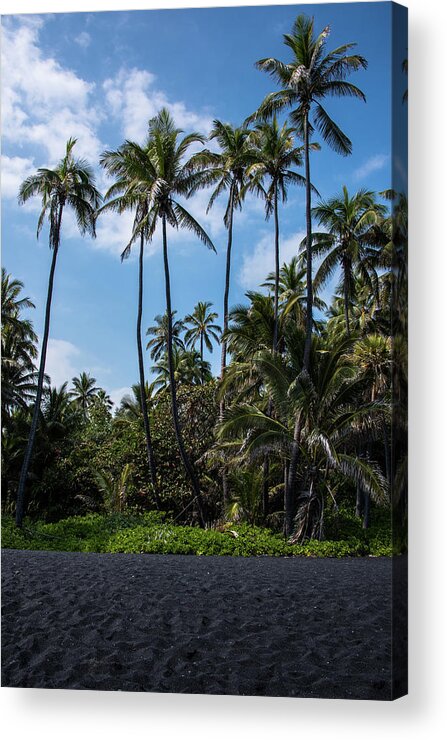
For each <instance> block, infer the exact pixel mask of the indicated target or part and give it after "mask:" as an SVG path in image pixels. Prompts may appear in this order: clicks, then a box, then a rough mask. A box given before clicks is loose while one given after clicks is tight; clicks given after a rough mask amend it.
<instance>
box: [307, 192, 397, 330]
mask: <svg viewBox="0 0 447 740" xmlns="http://www.w3.org/2000/svg"><path fill="white" fill-rule="evenodd" d="M386 210H387V209H386V207H385V206H384V205H381V204H379V203H376V200H375V196H374V193H372V192H371V191H369V190H359V191H358V192H357V193H355V194H354V195H353V196H350V195H349V193H348V189H347V188H346V186H345V185H344V186H343V191H342V193H341V195H337V196H335V197H334V198H330V199H329V200H327V201H320V203H318V205H317V206H316V207H315V208H313V209H312V214H313V216H314V217H315V218H316V219H317V221H318V222H319V223H320V224H321V225H322V226H323V227H326V228H327V230H328V231H327V233H318V234H314V237H313V244H312V254H313V255H314V256H324V259H323V261H322V263H321V264H320V266H319V268H318V270H317V274H316V275H315V279H314V290H315V292H317V291H318V290H319V289H320V288H321V287H323V286H324V285H325V284H326V282H327V281H328V280H329V278H330V277H331V275H332V274H333V273H334V271H335V269H336V268H337V267H339V268H340V269H341V274H342V285H343V301H344V313H345V322H346V333H347V335H348V337H349V336H350V333H351V332H350V322H349V312H350V304H351V302H352V299H353V297H354V290H355V277H356V274H358V275H360V277H361V278H362V279H363V281H364V282H365V283H366V284H367V285H368V286H369V288H370V290H371V291H372V292H374V290H375V292H377V288H375V286H374V283H375V282H376V281H375V278H376V277H377V276H376V272H375V270H374V269H371V267H372V265H371V263H368V259H369V258H370V256H371V255H370V249H371V242H372V241H373V238H374V229H373V227H374V226H377V225H378V224H380V222H381V221H382V219H383V218H384V217H385V214H386Z"/></svg>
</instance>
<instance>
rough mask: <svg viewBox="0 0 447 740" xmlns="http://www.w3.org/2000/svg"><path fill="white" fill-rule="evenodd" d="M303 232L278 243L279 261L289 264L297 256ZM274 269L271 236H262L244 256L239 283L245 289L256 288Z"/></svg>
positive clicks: (298, 232)
mask: <svg viewBox="0 0 447 740" xmlns="http://www.w3.org/2000/svg"><path fill="white" fill-rule="evenodd" d="M304 236H305V232H304V231H303V232H301V231H297V232H295V233H293V234H291V235H290V236H289V237H287V238H286V239H283V240H282V241H281V243H280V261H281V264H284V262H290V260H291V259H292V257H294V256H295V255H298V253H299V247H300V242H301V241H302V239H304ZM274 269H275V252H274V240H273V235H272V234H268V233H266V234H264V236H262V238H261V239H260V240H259V241H258V243H257V244H256V245H255V248H254V249H253V251H252V252H250V253H248V254H245V255H244V258H243V262H242V267H241V270H240V273H239V283H240V285H241V286H242V287H243V288H245V289H247V290H248V289H250V288H258V287H259V285H260V284H261V283H262V282H264V280H265V279H266V277H267V275H268V274H269V273H270V272H273V270H274Z"/></svg>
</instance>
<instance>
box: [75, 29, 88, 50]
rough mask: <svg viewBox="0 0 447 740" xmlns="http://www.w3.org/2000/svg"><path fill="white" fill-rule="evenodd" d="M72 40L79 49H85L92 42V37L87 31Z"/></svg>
mask: <svg viewBox="0 0 447 740" xmlns="http://www.w3.org/2000/svg"><path fill="white" fill-rule="evenodd" d="M74 40H75V42H76V43H77V44H78V46H80V47H81V49H87V48H88V47H89V46H90V44H91V42H92V37H91V36H90V34H89V33H87V31H82V32H81V33H80V34H79V36H75V39H74Z"/></svg>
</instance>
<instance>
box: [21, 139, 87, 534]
mask: <svg viewBox="0 0 447 740" xmlns="http://www.w3.org/2000/svg"><path fill="white" fill-rule="evenodd" d="M75 144H76V139H72V138H71V139H69V140H68V141H67V145H66V150H65V156H64V157H63V159H62V160H61V161H60V162H59V164H58V165H57V166H56V168H55V169H54V170H51V169H46V168H40V169H38V171H37V174H35V175H31V176H30V177H28V178H26V180H24V182H23V183H22V185H21V186H20V191H19V203H20V204H23V203H26V202H27V201H28V200H29V199H30V198H32V197H34V196H36V195H39V196H41V198H42V210H41V212H40V216H39V219H38V222H37V237H39V234H40V232H41V230H42V227H43V225H44V222H45V219H46V218H48V222H49V247H50V249H52V251H53V257H52V260H51V267H50V275H49V280H48V293H47V301H46V308H45V323H44V332H43V337H42V350H41V355H40V365H39V375H38V380H37V392H36V401H35V404H34V411H33V418H32V421H31V428H30V433H29V438H28V444H27V447H26V451H25V456H24V460H23V465H22V470H21V473H20V479H19V485H18V490H17V508H16V524H17V526H18V527H21V526H22V521H23V513H24V503H25V485H26V481H27V477H28V470H29V466H30V463H31V457H32V453H33V446H34V439H35V436H36V429H37V423H38V420H39V411H40V402H41V398H42V389H43V382H44V374H45V361H46V356H47V345H48V335H49V331H50V315H51V300H52V297H53V282H54V273H55V269H56V261H57V255H58V252H59V246H60V240H61V227H62V216H63V212H64V209H65V207H66V206H68V207H70V208H71V209H72V210H73V212H74V214H75V217H76V222H77V224H78V228H79V231H80V232H81V234H85V233H88V234H90V235H91V236H93V237H94V236H95V235H96V234H95V218H96V211H97V209H98V207H99V204H100V202H101V196H100V194H99V192H98V190H97V189H96V187H95V184H94V176H93V172H92V169H91V168H90V166H89V165H88V164H87V162H86V161H85V160H83V159H75V158H74V156H73V148H74V146H75Z"/></svg>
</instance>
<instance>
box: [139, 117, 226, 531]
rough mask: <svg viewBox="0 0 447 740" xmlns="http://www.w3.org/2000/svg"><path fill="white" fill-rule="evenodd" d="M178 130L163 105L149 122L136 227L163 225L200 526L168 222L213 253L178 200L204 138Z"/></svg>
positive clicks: (194, 182)
mask: <svg viewBox="0 0 447 740" xmlns="http://www.w3.org/2000/svg"><path fill="white" fill-rule="evenodd" d="M182 133H183V132H182V131H181V129H178V128H176V126H175V123H174V120H173V118H172V117H171V115H170V113H169V111H168V110H167V109H166V108H163V109H162V110H161V111H160V112H159V113H158V115H157V116H155V117H154V118H152V119H151V120H150V121H149V138H148V149H147V157H145V158H144V169H145V171H147V172H148V175H149V177H150V179H151V181H152V190H151V208H150V211H149V213H148V216H147V218H146V220H144V221H143V222H142V224H141V225H140V226H139V227H138V228H142V227H145V225H146V223H147V224H148V230H149V235H150V236H152V235H153V233H154V232H155V229H156V227H157V225H158V224H159V223H161V228H162V243H163V264H164V272H165V292H166V313H167V316H168V343H167V353H168V364H169V376H170V384H169V387H170V393H171V406H172V417H173V422H174V429H175V435H176V438H177V444H178V447H179V452H180V456H181V458H182V462H183V465H184V467H185V470H186V473H187V475H188V477H189V479H190V481H191V484H192V487H193V490H194V494H195V499H196V501H197V505H198V509H199V517H200V521H201V524H202V526H204V525H205V519H204V510H203V501H202V493H201V490H200V484H199V479H198V477H197V473H196V471H195V467H194V465H193V464H192V462H191V460H190V459H189V456H188V454H187V452H186V449H185V445H184V442H183V437H182V431H181V427H180V419H179V413H178V404H177V391H176V382H175V375H174V364H173V348H172V303H171V280H170V271H169V258H168V234H167V226H168V224H169V226H171V227H172V228H174V229H178V228H186V229H188V230H189V231H191V232H192V233H193V234H194V235H195V236H196V237H197V238H198V239H200V240H201V241H202V242H203V243H204V244H205V245H206V246H207V247H208V248H209V249H212V250H213V251H215V248H214V245H213V243H212V241H211V239H210V238H209V236H208V234H207V233H206V232H205V230H204V229H203V228H202V226H201V225H200V224H199V223H198V222H197V221H196V220H195V219H194V218H193V216H192V215H191V214H190V213H189V212H188V211H187V210H186V208H185V207H184V206H183V205H182V204H181V203H180V202H179V200H178V198H182V197H183V198H187V197H188V196H189V195H190V194H191V193H192V192H194V191H195V190H197V189H198V188H199V187H200V184H201V176H202V169H201V167H200V164H199V161H198V157H197V155H196V156H194V155H192V156H191V155H190V156H189V158H188V154H189V153H190V147H191V145H193V144H197V143H200V144H203V143H204V141H205V137H203V136H201V135H200V134H198V133H192V134H189V135H187V136H183V137H182V138H180V135H181V134H182Z"/></svg>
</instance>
